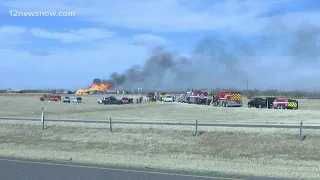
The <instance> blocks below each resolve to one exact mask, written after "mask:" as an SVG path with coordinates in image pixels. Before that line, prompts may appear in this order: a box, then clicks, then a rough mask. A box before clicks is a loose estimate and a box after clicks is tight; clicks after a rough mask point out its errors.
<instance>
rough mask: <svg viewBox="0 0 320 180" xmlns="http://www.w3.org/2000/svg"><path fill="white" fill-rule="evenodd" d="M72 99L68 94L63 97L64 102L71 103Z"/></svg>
mask: <svg viewBox="0 0 320 180" xmlns="http://www.w3.org/2000/svg"><path fill="white" fill-rule="evenodd" d="M70 101H71V100H70V97H68V96H66V97H64V98H63V102H64V103H70Z"/></svg>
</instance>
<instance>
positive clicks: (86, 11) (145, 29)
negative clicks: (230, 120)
mask: <svg viewBox="0 0 320 180" xmlns="http://www.w3.org/2000/svg"><path fill="white" fill-rule="evenodd" d="M319 10H320V4H319V3H312V1H311V0H304V1H301V0H296V1H294V0H268V1H265V0H224V1H222V0H200V1H194V0H156V1H155V0H119V1H110V0H90V1H86V0H77V1H71V0H55V1H52V0H50V1H49V0H28V1H25V0H0V40H1V41H0V58H1V61H0V89H5V88H13V89H32V88H33V89H34V88H68V89H77V88H85V87H87V86H88V85H89V84H91V82H92V80H93V79H94V78H102V79H108V78H109V75H110V74H111V73H112V72H119V73H121V72H123V71H125V70H126V69H128V68H130V67H131V66H132V65H134V64H143V63H144V62H145V60H146V59H147V58H148V57H150V56H151V55H152V54H153V52H154V48H156V47H159V46H160V47H164V48H165V49H166V50H167V51H170V52H174V53H178V54H180V55H181V56H185V57H194V56H195V54H196V53H195V49H196V47H197V45H199V42H201V41H202V40H203V39H205V38H207V37H215V38H219V39H222V40H224V41H226V42H228V44H232V42H231V41H232V39H237V38H240V39H243V40H245V41H246V42H247V43H248V42H250V43H249V44H250V45H252V44H254V43H253V42H263V44H265V43H266V42H270V41H261V39H263V38H265V37H268V39H269V40H271V41H272V43H271V44H272V45H271V46H267V47H264V48H255V47H254V51H255V52H259V53H254V54H253V55H251V56H253V57H250V58H254V59H259V61H258V60H256V61H250V65H246V67H247V68H252V69H251V70H250V73H249V75H247V76H250V78H249V79H250V82H251V81H252V82H253V84H252V86H253V87H257V88H259V87H262V88H278V87H280V85H279V84H283V83H286V84H288V87H289V89H290V88H293V89H299V88H300V89H301V88H302V87H301V86H303V87H307V88H308V89H319V90H320V83H319V82H320V81H319V80H320V78H319V77H320V76H319V75H320V71H319V69H320V66H319V65H320V64H319V58H318V56H319V53H318V51H317V50H316V49H318V50H319V48H316V47H315V46H317V47H319V43H317V42H314V41H316V40H318V38H319V37H318V36H317V35H318V34H319V32H320V30H319V26H320V21H319V18H320V11H319ZM15 12H19V13H24V12H30V13H33V12H34V13H36V12H57V13H58V12H64V13H67V12H69V13H71V14H73V15H74V16H63V17H61V16H60V17H58V16H30V15H29V16H14V13H15ZM309 26H310V27H312V30H313V31H314V30H315V31H316V32H315V33H316V35H312V36H310V35H308V37H311V40H304V42H302V43H300V44H302V45H304V44H303V43H305V44H306V43H308V44H307V45H304V46H302V47H300V45H299V46H298V48H296V49H294V48H293V47H291V46H290V47H291V48H292V49H294V53H283V50H284V49H286V48H276V46H281V45H283V43H282V42H288V40H292V37H294V36H295V34H296V33H297V32H300V31H299V29H301V28H305V29H307V31H308V30H309V29H310V28H306V27H309ZM313 31H312V32H313ZM308 32H309V31H308ZM299 37H300V36H299ZM305 39H306V38H305ZM298 41H302V40H301V39H300V40H299V39H298ZM305 41H307V42H305ZM311 41H312V42H311ZM312 43H313V44H312ZM296 44H297V43H295V44H294V45H295V47H296ZM298 44H299V43H298ZM310 44H311V45H310ZM207 46H210V44H208V45H207ZM283 47H287V46H285V45H283ZM288 47H289V46H288ZM304 48H306V49H307V50H308V53H309V54H312V53H313V56H310V57H308V58H309V59H311V60H306V61H305V62H303V63H302V64H299V65H298V66H296V67H295V68H294V70H292V71H291V70H288V69H286V70H285V69H284V66H286V65H288V64H290V63H295V64H296V62H297V61H298V60H295V59H296V56H299V54H298V51H299V52H300V51H301V49H303V50H302V51H304ZM251 49H252V47H251ZM311 50H312V52H311ZM315 51H317V52H315ZM297 54H298V55H297ZM293 56H294V57H293ZM298 58H299V57H298ZM299 61H301V57H300V58H299ZM241 62H243V63H245V62H246V61H245V59H244V60H241ZM277 70H278V71H281V72H282V73H280V74H279V73H278V74H276V75H275V74H274V73H272V71H274V72H275V71H277ZM286 71H288V72H286ZM289 73H290V75H288V74H289ZM257 75H259V76H261V78H260V79H256V80H255V78H254V77H256V76H257ZM272 76H276V77H274V78H273V79H277V80H278V82H277V83H275V84H276V85H274V86H273V85H272V83H267V84H266V83H263V82H261V81H263V80H265V81H268V82H271V79H272V78H270V77H272ZM288 76H291V77H292V76H294V77H295V78H291V79H290V78H289V79H288ZM316 82H318V83H316ZM301 83H304V84H301ZM250 85H251V84H250ZM241 88H243V87H241Z"/></svg>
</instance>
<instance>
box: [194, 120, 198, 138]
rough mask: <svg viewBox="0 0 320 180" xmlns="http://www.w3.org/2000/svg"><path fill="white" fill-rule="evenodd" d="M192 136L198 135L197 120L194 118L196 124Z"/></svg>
mask: <svg viewBox="0 0 320 180" xmlns="http://www.w3.org/2000/svg"><path fill="white" fill-rule="evenodd" d="M194 136H198V120H196V125H195V129H194Z"/></svg>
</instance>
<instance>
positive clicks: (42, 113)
mask: <svg viewBox="0 0 320 180" xmlns="http://www.w3.org/2000/svg"><path fill="white" fill-rule="evenodd" d="M41 111H42V112H41V121H42V130H44V112H43V107H42V110H41Z"/></svg>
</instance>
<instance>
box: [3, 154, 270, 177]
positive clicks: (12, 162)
mask: <svg viewBox="0 0 320 180" xmlns="http://www.w3.org/2000/svg"><path fill="white" fill-rule="evenodd" d="M0 179H5V180H22V179H23V180H57V179H59V180H88V179H90V180H91V179H92V180H121V179H125V180H208V179H221V180H236V179H239V180H240V179H254V180H262V179H263V180H274V178H266V177H244V176H242V177H241V176H236V175H222V174H218V173H211V174H210V175H209V174H195V173H191V172H164V171H163V170H158V171H156V170H154V169H149V170H148V169H128V168H115V167H106V166H99V165H92V164H78V163H70V162H54V161H34V160H26V159H13V158H9V159H8V158H1V157H0Z"/></svg>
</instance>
